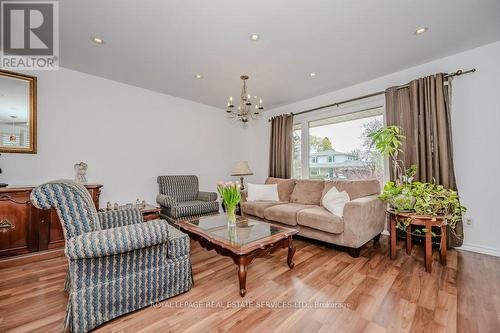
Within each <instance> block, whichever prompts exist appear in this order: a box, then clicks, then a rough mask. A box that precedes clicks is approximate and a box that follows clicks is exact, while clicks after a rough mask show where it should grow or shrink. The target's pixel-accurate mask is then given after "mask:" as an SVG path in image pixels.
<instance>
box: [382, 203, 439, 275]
mask: <svg viewBox="0 0 500 333" xmlns="http://www.w3.org/2000/svg"><path fill="white" fill-rule="evenodd" d="M387 214H388V215H389V221H390V255H391V259H396V239H397V232H396V226H397V223H398V221H399V220H403V219H409V220H410V223H409V224H408V225H407V227H406V253H407V254H408V255H409V254H411V250H412V248H413V244H412V239H411V226H412V225H418V226H423V227H424V228H425V230H426V231H425V246H424V263H425V271H426V272H428V273H431V272H432V227H439V228H440V229H441V243H440V251H439V254H440V261H441V265H443V266H446V246H447V245H446V227H447V222H446V221H447V217H446V216H425V215H416V214H413V213H402V212H397V211H395V210H392V209H388V210H387Z"/></svg>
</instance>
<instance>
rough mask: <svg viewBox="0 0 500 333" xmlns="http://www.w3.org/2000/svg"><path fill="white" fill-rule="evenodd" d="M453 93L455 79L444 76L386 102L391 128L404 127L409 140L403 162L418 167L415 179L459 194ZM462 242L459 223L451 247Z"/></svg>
mask: <svg viewBox="0 0 500 333" xmlns="http://www.w3.org/2000/svg"><path fill="white" fill-rule="evenodd" d="M445 82H447V84H445ZM450 93H451V79H448V80H447V79H446V78H445V77H444V74H442V73H440V74H436V75H430V76H427V77H424V78H420V79H417V80H413V81H411V82H410V84H409V85H408V86H407V87H392V88H389V89H387V90H386V92H385V99H386V112H387V124H388V125H397V126H400V127H401V128H402V129H403V133H404V135H405V136H406V140H405V142H404V144H403V147H402V150H403V153H402V154H401V156H400V159H401V160H402V161H403V163H404V164H405V166H410V165H411V164H416V165H417V168H418V169H417V174H416V176H415V179H416V180H419V181H423V182H432V181H434V180H435V181H436V183H438V184H441V185H443V186H445V187H447V188H451V189H454V190H456V183H455V172H454V167H453V142H452V128H451V107H450V102H451V98H450V95H451V94H450ZM455 234H456V235H455ZM462 241H463V225H462V223H461V222H459V223H458V224H457V227H456V228H455V230H454V233H450V231H449V232H448V244H449V245H450V246H461V245H462Z"/></svg>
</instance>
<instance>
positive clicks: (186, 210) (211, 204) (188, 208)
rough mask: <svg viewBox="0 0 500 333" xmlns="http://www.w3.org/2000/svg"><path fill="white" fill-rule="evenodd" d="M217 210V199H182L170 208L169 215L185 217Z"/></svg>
mask: <svg viewBox="0 0 500 333" xmlns="http://www.w3.org/2000/svg"><path fill="white" fill-rule="evenodd" d="M218 211H219V204H218V203H217V201H201V200H193V201H183V202H178V203H177V206H174V207H172V208H171V212H170V214H169V215H171V216H172V217H174V218H179V217H187V216H193V215H201V214H207V213H213V212H218Z"/></svg>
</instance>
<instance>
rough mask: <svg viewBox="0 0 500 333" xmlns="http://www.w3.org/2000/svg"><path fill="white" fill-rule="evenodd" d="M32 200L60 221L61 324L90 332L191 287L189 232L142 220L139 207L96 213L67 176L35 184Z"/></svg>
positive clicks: (83, 190)
mask: <svg viewBox="0 0 500 333" xmlns="http://www.w3.org/2000/svg"><path fill="white" fill-rule="evenodd" d="M31 201H32V203H33V205H35V206H36V207H38V208H41V209H48V208H55V209H56V211H57V214H58V216H59V219H60V220H61V224H62V227H63V231H64V238H65V240H66V248H65V254H66V257H68V262H69V271H68V272H69V273H68V275H67V283H66V290H67V291H68V292H69V300H68V306H67V308H66V319H65V323H64V329H65V330H66V329H69V330H71V331H73V332H88V331H90V330H91V329H93V328H95V327H97V326H99V325H100V324H102V323H104V322H106V321H109V320H111V319H113V318H115V317H118V316H120V315H123V314H125V313H128V312H131V311H134V310H137V309H140V308H143V307H145V306H148V305H151V304H153V303H156V302H158V301H161V300H164V299H166V298H169V297H172V296H175V295H178V294H180V293H182V292H185V291H187V290H189V289H191V287H192V276H191V260H190V258H189V238H188V237H187V235H185V234H183V233H182V232H180V231H179V230H177V229H175V228H174V227H172V226H170V225H169V224H168V223H167V222H166V221H164V220H154V221H149V222H143V219H142V215H141V213H140V211H139V210H137V209H123V210H113V211H108V212H100V213H98V212H97V211H96V209H95V206H94V203H93V202H92V198H91V197H90V194H89V193H88V191H87V190H86V189H85V187H83V186H82V185H80V184H77V183H75V182H73V181H70V180H58V181H53V182H49V183H45V184H43V185H40V186H38V187H37V188H35V189H34V190H33V191H32V192H31Z"/></svg>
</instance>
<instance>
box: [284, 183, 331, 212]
mask: <svg viewBox="0 0 500 333" xmlns="http://www.w3.org/2000/svg"><path fill="white" fill-rule="evenodd" d="M324 185H325V182H324V181H323V180H309V179H301V180H297V182H296V183H295V187H294V189H293V192H292V196H291V197H290V202H292V203H300V204H304V205H317V206H319V205H320V202H321V198H322V193H323V187H324Z"/></svg>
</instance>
